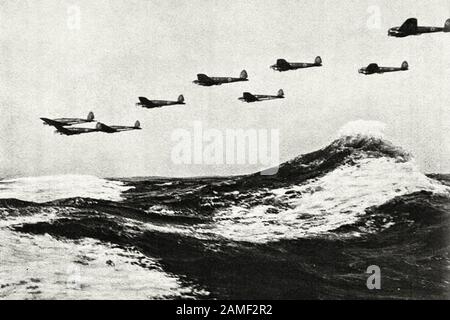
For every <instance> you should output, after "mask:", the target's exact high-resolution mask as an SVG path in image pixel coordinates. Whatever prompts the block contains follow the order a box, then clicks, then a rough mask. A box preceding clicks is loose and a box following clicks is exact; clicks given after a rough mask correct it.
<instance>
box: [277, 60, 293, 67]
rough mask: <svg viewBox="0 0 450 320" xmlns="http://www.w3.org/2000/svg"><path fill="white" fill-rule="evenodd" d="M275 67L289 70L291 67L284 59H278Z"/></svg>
mask: <svg viewBox="0 0 450 320" xmlns="http://www.w3.org/2000/svg"><path fill="white" fill-rule="evenodd" d="M277 66H278V67H280V68H283V69H289V68H290V67H291V65H290V64H289V62H287V61H286V60H284V59H278V60H277Z"/></svg>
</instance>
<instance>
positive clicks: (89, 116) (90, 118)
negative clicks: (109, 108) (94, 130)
mask: <svg viewBox="0 0 450 320" xmlns="http://www.w3.org/2000/svg"><path fill="white" fill-rule="evenodd" d="M94 118H95V117H94V113H93V112H92V111H91V112H89V114H88V116H87V121H94Z"/></svg>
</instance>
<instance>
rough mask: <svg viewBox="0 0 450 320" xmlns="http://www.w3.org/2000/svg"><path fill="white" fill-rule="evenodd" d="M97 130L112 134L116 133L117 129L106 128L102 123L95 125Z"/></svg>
mask: <svg viewBox="0 0 450 320" xmlns="http://www.w3.org/2000/svg"><path fill="white" fill-rule="evenodd" d="M97 129H98V130H100V131H103V132H106V133H114V132H117V129H114V128H111V127H110V126H107V125H106V124H104V123H101V122H99V123H97Z"/></svg>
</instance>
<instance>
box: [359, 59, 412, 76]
mask: <svg viewBox="0 0 450 320" xmlns="http://www.w3.org/2000/svg"><path fill="white" fill-rule="evenodd" d="M408 69H409V66H408V62H406V61H403V63H402V65H401V67H400V68H396V67H380V66H378V64H376V63H371V64H369V65H368V66H367V67H365V68H361V69H359V70H358V72H359V73H362V74H365V75H370V74H375V73H380V74H381V73H386V72H397V71H407V70H408Z"/></svg>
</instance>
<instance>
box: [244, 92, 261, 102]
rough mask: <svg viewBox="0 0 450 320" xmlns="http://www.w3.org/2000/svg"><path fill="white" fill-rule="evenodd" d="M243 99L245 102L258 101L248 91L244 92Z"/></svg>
mask: <svg viewBox="0 0 450 320" xmlns="http://www.w3.org/2000/svg"><path fill="white" fill-rule="evenodd" d="M244 100H245V101H247V102H255V101H258V98H257V97H255V96H254V95H252V94H251V93H250V92H244Z"/></svg>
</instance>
